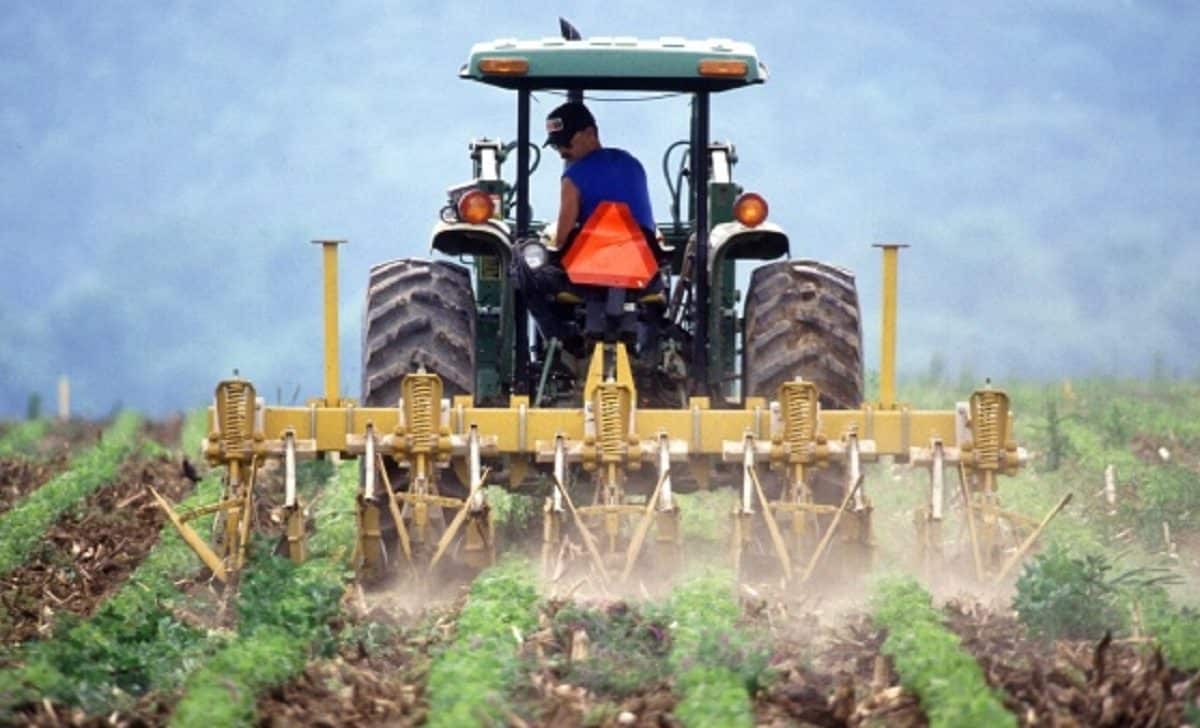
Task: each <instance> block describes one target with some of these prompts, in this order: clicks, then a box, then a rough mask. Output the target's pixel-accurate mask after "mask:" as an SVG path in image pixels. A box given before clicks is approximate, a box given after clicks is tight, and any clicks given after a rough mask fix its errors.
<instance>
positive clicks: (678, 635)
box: [667, 572, 770, 726]
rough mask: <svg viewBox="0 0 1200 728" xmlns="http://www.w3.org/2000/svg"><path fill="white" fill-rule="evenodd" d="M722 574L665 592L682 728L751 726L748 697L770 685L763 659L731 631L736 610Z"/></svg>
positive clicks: (751, 640)
mask: <svg viewBox="0 0 1200 728" xmlns="http://www.w3.org/2000/svg"><path fill="white" fill-rule="evenodd" d="M732 584H733V579H732V575H730V574H729V573H728V572H713V573H710V574H706V575H704V576H700V577H697V578H693V579H690V580H689V581H687V582H686V583H684V584H683V585H682V586H680V587H678V588H676V589H675V591H673V592H672V593H671V598H670V599H669V600H668V603H667V608H668V609H669V613H670V616H671V618H673V620H674V622H673V624H672V630H671V640H672V645H671V655H670V663H671V667H672V670H673V672H674V674H675V690H676V692H677V693H679V695H680V698H681V699H680V701H679V704H678V705H677V706H676V708H675V715H676V716H677V717H678V718H679V719H680V720H682V721H683V722H684V724H685V725H722V726H737V725H753V722H754V721H753V713H752V711H751V706H750V701H749V699H748V697H749V695H752V694H754V693H755V692H756V691H757V690H758V689H759V687H761V686H763V685H765V684H766V683H767V682H769V680H770V674H769V672H768V671H767V660H768V657H769V654H768V652H767V650H766V648H765V645H764V644H763V643H762V642H761V641H760V640H758V639H755V636H753V635H749V634H746V633H744V632H743V631H742V630H740V629H739V628H738V626H737V620H738V617H739V616H740V614H741V606H740V605H739V604H738V601H737V598H736V597H735V596H734V593H733V588H732Z"/></svg>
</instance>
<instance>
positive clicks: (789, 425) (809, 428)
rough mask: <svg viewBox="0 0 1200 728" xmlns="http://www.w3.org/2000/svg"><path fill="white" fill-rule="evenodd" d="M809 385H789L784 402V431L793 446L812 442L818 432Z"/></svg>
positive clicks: (797, 446) (796, 446)
mask: <svg viewBox="0 0 1200 728" xmlns="http://www.w3.org/2000/svg"><path fill="white" fill-rule="evenodd" d="M811 392H812V389H811V388H809V387H787V388H786V389H785V394H786V396H787V401H786V402H785V403H784V408H783V409H784V417H785V418H786V419H785V420H784V423H783V428H784V433H785V435H786V437H787V441H788V444H790V445H791V446H792V447H793V448H799V447H801V446H802V445H803V444H804V443H805V442H811V441H812V440H813V437H814V436H815V434H816V426H817V423H816V421H815V419H814V418H813V406H812V398H811V396H810V393H811Z"/></svg>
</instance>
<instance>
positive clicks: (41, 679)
mask: <svg viewBox="0 0 1200 728" xmlns="http://www.w3.org/2000/svg"><path fill="white" fill-rule="evenodd" d="M220 492H221V483H220V479H219V477H218V475H217V474H216V473H215V472H214V473H211V474H210V475H209V476H208V477H206V478H204V479H203V480H201V481H200V483H199V484H198V485H197V488H196V491H195V492H194V493H193V495H192V496H191V497H190V498H188V499H187V500H185V501H184V503H183V504H182V507H183V508H192V507H196V506H199V505H202V504H204V503H209V502H212V501H213V500H215V499H216V498H218V497H219V496H220ZM211 521H212V517H211V516H209V517H205V518H203V519H200V520H198V521H197V522H195V525H196V527H197V528H198V529H199V530H200V531H201V532H204V531H205V530H207V528H208V527H209V526H210V524H211ZM196 570H197V569H196V558H195V555H194V554H193V553H192V551H191V549H190V548H189V547H188V546H187V544H186V543H184V541H183V540H182V539H181V538H180V537H179V536H178V534H176V533H175V531H174V529H172V528H171V527H170V526H166V527H164V531H163V536H162V539H161V540H160V542H159V544H158V546H157V547H155V548H154V549H153V550H152V551H151V552H150V554H149V555H148V556H147V557H146V559H145V560H144V561H143V562H142V563H141V564H140V565H139V566H138V568H137V569H136V570H135V571H134V572H133V573H132V574H131V575H130V577H129V579H128V580H127V581H126V582H125V584H124V586H123V587H122V588H121V589H120V591H118V592H117V593H116V594H115V595H113V596H112V597H111V598H110V599H108V600H107V601H105V602H104V603H103V604H102V605H101V606H100V608H99V609H98V610H97V611H96V613H95V614H93V615H92V617H91V618H89V619H86V620H81V621H78V622H75V623H70V622H67V623H64V624H62V625H60V628H59V629H58V630H57V631H56V634H55V636H54V638H53V639H49V640H45V641H39V642H32V643H27V644H26V645H24V646H22V647H21V648H20V649H19V650H18V651H17V652H16V654H14V655H13V656H12V659H11V660H10V662H15V663H16V664H17V665H18V666H17V667H14V668H10V669H7V670H4V671H0V711H3V710H5V709H11V708H12V707H13V706H14V705H16V704H19V703H22V702H26V701H29V700H34V699H42V698H46V699H50V700H54V701H58V702H62V703H66V704H69V705H79V706H81V707H83V708H84V709H85V710H88V711H89V712H96V711H100V710H105V709H108V708H110V707H122V706H123V704H124V703H127V702H130V701H129V699H128V698H127V697H123V696H130V695H140V694H142V693H144V692H146V691H148V690H151V689H155V688H163V687H174V686H175V685H178V684H179V683H180V682H181V681H182V679H183V678H184V677H185V676H186V675H187V674H188V673H189V672H190V671H191V669H192V667H193V666H194V665H195V664H197V662H198V661H199V660H200V659H201V658H202V657H203V655H204V653H205V652H206V650H207V649H208V641H209V638H210V637H209V635H206V634H205V633H204V632H203V631H201V630H199V629H196V628H194V627H191V626H189V625H187V624H185V623H183V622H181V621H180V620H179V619H177V618H176V617H175V615H174V612H173V607H174V605H176V604H177V603H179V602H180V601H181V597H182V595H181V594H180V592H179V590H178V589H177V588H176V586H175V583H176V582H177V581H180V580H182V579H186V578H187V577H189V576H191V575H192V574H194V573H195V572H196ZM214 637H215V635H214ZM2 715H3V714H2V712H0V717H2Z"/></svg>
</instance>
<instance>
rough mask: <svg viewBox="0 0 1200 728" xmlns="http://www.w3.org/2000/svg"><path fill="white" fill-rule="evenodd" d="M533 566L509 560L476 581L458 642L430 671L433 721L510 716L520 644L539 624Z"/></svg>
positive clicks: (482, 722) (463, 613)
mask: <svg viewBox="0 0 1200 728" xmlns="http://www.w3.org/2000/svg"><path fill="white" fill-rule="evenodd" d="M537 602H538V593H537V588H536V586H535V584H534V579H533V576H532V572H531V569H530V566H529V565H528V564H527V563H525V562H523V561H518V560H512V561H505V562H502V563H501V564H499V565H497V566H494V567H492V568H490V569H487V570H485V571H484V572H483V573H481V574H480V575H479V576H478V578H476V579H475V581H474V582H473V583H472V584H471V591H470V594H469V595H468V597H467V603H466V605H465V606H464V607H463V609H462V611H461V612H460V613H459V617H458V631H457V634H456V636H455V639H454V642H453V643H452V644H451V645H450V647H448V648H447V649H446V651H445V652H443V653H442V654H441V655H440V656H438V658H437V659H436V660H435V661H434V663H433V666H432V668H431V669H430V673H429V686H428V692H429V704H430V715H429V725H431V726H434V727H435V728H436V727H438V726H446V727H447V728H450V727H452V726H463V725H487V724H489V723H498V722H500V721H502V720H503V718H504V710H505V704H506V699H505V696H506V695H507V693H508V692H509V691H510V690H511V688H512V687H513V684H514V683H515V681H516V678H517V675H518V669H519V666H518V659H517V647H518V645H519V640H520V639H522V637H523V635H526V634H529V632H530V631H531V630H532V629H533V628H534V626H536V624H537V610H536V605H537Z"/></svg>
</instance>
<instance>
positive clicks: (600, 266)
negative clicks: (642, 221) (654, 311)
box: [563, 202, 658, 288]
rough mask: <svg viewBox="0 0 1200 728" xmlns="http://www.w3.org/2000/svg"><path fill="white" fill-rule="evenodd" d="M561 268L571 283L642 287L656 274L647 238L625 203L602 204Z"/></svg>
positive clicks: (564, 259)
mask: <svg viewBox="0 0 1200 728" xmlns="http://www.w3.org/2000/svg"><path fill="white" fill-rule="evenodd" d="M563 267H564V268H566V271H567V277H568V278H570V279H571V282H572V283H575V284H578V285H589V286H611V287H616V288H645V287H646V286H647V285H648V284H649V283H650V280H651V279H652V278H653V277H654V274H655V273H657V272H658V262H657V261H655V260H654V254H653V253H652V252H650V246H649V245H647V244H646V236H645V234H644V233H643V232H642V229H641V228H640V227H638V224H637V220H635V219H634V218H633V213H632V212H630V211H629V206H628V205H626V204H625V203H624V202H601V203H600V204H599V205H597V206H596V210H595V212H593V213H592V216H591V217H589V218H588V221H587V223H586V224H585V225H584V226H583V229H582V230H580V231H579V235H577V236H576V237H575V242H574V243H573V244H572V245H571V249H570V250H568V251H567V254H566V255H565V256H563Z"/></svg>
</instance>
